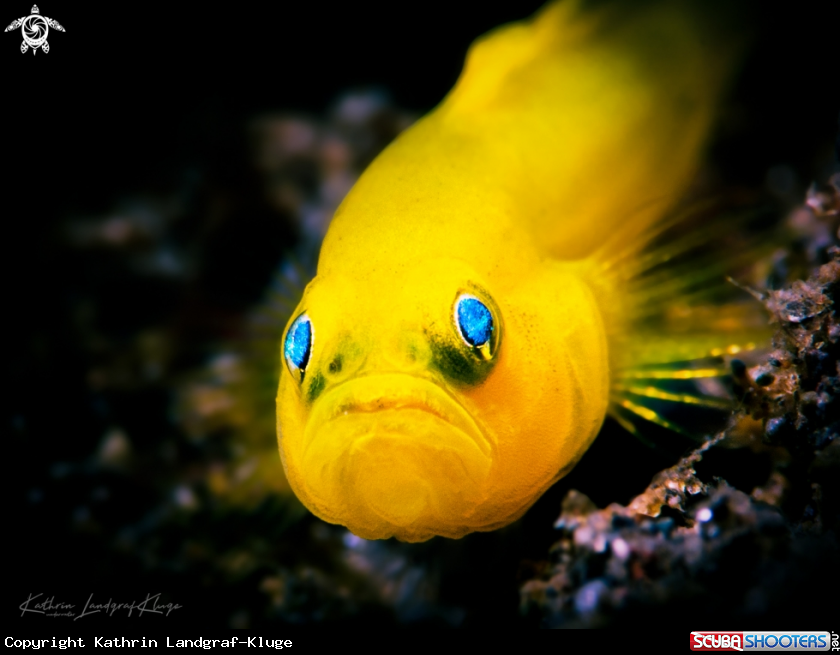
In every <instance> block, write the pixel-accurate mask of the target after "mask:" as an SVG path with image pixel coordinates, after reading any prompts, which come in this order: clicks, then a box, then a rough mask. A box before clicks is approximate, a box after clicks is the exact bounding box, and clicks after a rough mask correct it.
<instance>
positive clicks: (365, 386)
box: [304, 373, 494, 459]
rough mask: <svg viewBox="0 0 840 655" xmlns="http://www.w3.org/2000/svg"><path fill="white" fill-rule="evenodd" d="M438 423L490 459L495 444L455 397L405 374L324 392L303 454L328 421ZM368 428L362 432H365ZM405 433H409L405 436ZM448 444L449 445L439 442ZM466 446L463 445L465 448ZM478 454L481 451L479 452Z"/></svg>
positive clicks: (405, 425) (366, 378)
mask: <svg viewBox="0 0 840 655" xmlns="http://www.w3.org/2000/svg"><path fill="white" fill-rule="evenodd" d="M418 422H430V423H431V424H432V425H435V424H439V425H440V427H441V428H442V433H443V432H445V433H446V434H447V435H450V436H451V435H457V434H460V435H461V436H462V437H463V439H465V440H466V441H467V442H471V443H472V446H473V448H476V449H477V450H478V451H479V452H480V454H481V456H483V457H485V458H488V459H492V455H493V450H494V448H493V444H492V443H491V441H490V439H489V438H488V437H487V435H486V434H485V432H484V431H483V430H482V429H481V428H480V427H479V425H478V424H477V423H476V421H475V419H474V418H473V417H472V415H471V414H470V413H469V412H468V411H467V410H466V409H465V408H464V407H463V405H461V403H460V402H458V400H456V399H455V397H454V396H453V395H452V394H451V393H449V392H448V391H446V390H445V389H443V388H442V387H441V386H439V385H437V384H435V383H434V382H431V381H430V380H427V379H424V378H420V377H417V376H414V375H409V374H405V373H377V374H368V375H362V376H358V377H354V378H352V379H350V380H347V381H345V382H342V383H340V384H338V385H337V386H335V387H334V388H332V389H330V390H329V391H328V392H327V393H325V394H324V395H323V396H322V397H321V398H320V399H319V400H318V402H317V403H316V407H315V408H313V413H312V415H311V416H310V420H309V421H308V422H307V427H306V430H305V436H304V443H305V446H304V453H305V452H306V451H308V450H309V448H310V447H311V446H312V444H313V443H314V442H315V441H317V440H318V438H319V435H318V433H319V432H320V431H321V429H322V428H324V427H326V426H327V425H328V424H331V423H333V424H336V425H339V424H347V428H348V429H349V430H350V432H351V433H352V432H356V430H353V428H352V425H353V424H358V425H359V426H362V425H368V426H371V425H378V426H381V427H383V428H385V429H388V428H390V430H389V431H390V432H393V433H397V432H400V430H401V429H406V432H410V431H411V426H412V424H413V423H418ZM362 432H364V430H359V431H358V433H359V436H362ZM406 437H409V438H410V437H411V435H410V434H407V435H406ZM441 445H442V446H445V445H446V444H445V443H442V444H441ZM465 446H466V444H460V445H459V448H464V447H465ZM476 454H478V453H476Z"/></svg>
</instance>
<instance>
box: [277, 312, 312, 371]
mask: <svg viewBox="0 0 840 655" xmlns="http://www.w3.org/2000/svg"><path fill="white" fill-rule="evenodd" d="M311 352H312V321H310V320H309V317H308V316H307V315H306V314H301V315H300V316H298V317H297V318H296V319H295V322H294V323H292V327H290V328H289V332H288V333H287V334H286V343H285V344H284V345H283V354H284V355H285V356H286V361H287V362H288V363H289V367H290V368H292V370H293V372H294V370H295V369H297V370H298V371H300V374H301V375H303V372H304V371H305V370H306V365H307V364H308V363H309V355H310V353H311Z"/></svg>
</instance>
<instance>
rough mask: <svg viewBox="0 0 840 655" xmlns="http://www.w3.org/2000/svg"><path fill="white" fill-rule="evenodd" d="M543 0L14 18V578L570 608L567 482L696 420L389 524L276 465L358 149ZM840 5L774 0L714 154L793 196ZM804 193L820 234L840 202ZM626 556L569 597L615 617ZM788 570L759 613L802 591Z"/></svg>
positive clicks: (6, 417)
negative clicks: (423, 534)
mask: <svg viewBox="0 0 840 655" xmlns="http://www.w3.org/2000/svg"><path fill="white" fill-rule="evenodd" d="M540 4H541V3H539V2H531V3H501V4H494V5H492V6H490V5H487V4H486V3H465V4H464V5H462V6H460V7H457V8H455V9H453V8H452V6H451V5H450V4H446V3H424V4H423V5H422V6H413V5H412V6H409V5H399V6H397V5H395V6H392V7H391V8H390V9H388V10H387V11H384V10H383V9H381V8H374V7H372V6H365V5H358V4H352V3H351V4H347V3H344V4H340V3H336V4H335V5H307V4H303V3H298V4H292V3H287V4H277V5H275V6H273V7H272V8H271V9H269V10H266V9H263V8H261V7H246V6H237V7H229V8H224V9H223V8H219V9H209V8H207V7H204V8H197V9H196V10H195V11H187V10H183V9H174V10H173V9H172V7H169V6H168V7H167V8H166V9H164V7H163V5H161V6H159V7H153V6H149V5H145V6H144V10H143V12H142V13H133V12H132V13H128V12H127V11H125V10H122V9H114V8H113V7H111V6H106V5H101V6H86V7H72V6H64V5H62V6H56V7H52V6H49V7H48V6H46V5H42V6H41V11H42V13H44V14H46V15H49V16H50V17H53V18H55V19H56V20H58V21H59V22H60V23H61V24H62V25H63V26H64V27H65V29H66V32H65V33H59V34H55V35H54V36H53V35H52V34H51V36H50V44H51V50H50V52H49V54H44V53H43V52H39V53H38V54H37V56H33V55H32V54H31V53H27V54H26V55H22V54H21V53H20V51H19V40H20V39H19V38H18V36H19V35H18V34H17V33H9V34H4V35H3V40H0V45H2V48H0V52H1V53H2V54H0V61H2V62H3V63H2V70H3V80H4V81H3V86H4V90H5V101H4V103H3V109H2V112H3V118H4V120H3V124H2V125H3V135H4V138H3V158H4V167H3V168H4V174H3V178H2V179H3V191H4V192H3V199H4V210H3V217H4V228H5V234H4V236H3V238H2V240H0V243H2V248H3V251H4V252H3V254H4V256H3V258H2V259H3V263H4V264H5V267H6V270H5V274H4V278H3V279H4V283H5V284H4V296H5V300H6V302H5V305H4V307H5V311H4V313H3V315H4V318H5V321H4V323H5V324H6V327H7V330H6V333H7V334H8V336H7V337H6V341H5V343H6V345H7V350H6V366H5V367H4V370H5V371H6V379H7V384H6V385H5V386H6V390H5V392H4V394H3V403H2V406H3V410H4V413H3V422H4V424H3V425H4V431H5V433H6V443H7V445H8V448H7V449H6V450H5V456H4V462H5V463H6V467H7V475H5V476H4V484H5V491H6V498H7V499H8V501H7V502H8V504H9V506H10V507H11V516H9V517H8V518H7V526H8V527H7V530H6V535H7V536H6V539H5V549H6V551H7V553H8V554H7V559H6V561H7V565H8V566H9V567H10V569H11V570H12V571H14V573H15V576H14V582H13V583H11V584H9V585H7V586H6V588H5V589H4V595H5V596H7V598H6V600H7V607H16V606H17V605H18V604H20V603H21V602H23V601H24V600H25V599H26V597H27V595H28V594H29V593H41V592H44V593H45V594H47V595H55V596H57V597H58V598H59V599H61V600H67V601H68V602H77V603H83V602H84V599H85V598H87V595H88V594H89V593H91V592H96V595H97V598H99V599H101V600H103V601H104V600H107V599H108V598H109V597H111V598H114V600H130V599H132V598H142V597H144V596H145V594H146V593H149V592H150V593H158V592H162V593H163V595H164V598H165V599H167V600H170V601H172V602H177V603H179V604H180V605H182V606H183V609H180V610H178V611H177V612H176V613H174V614H173V615H172V616H171V617H170V619H171V620H172V621H173V622H175V621H178V622H181V623H183V622H186V621H193V620H194V621H200V622H201V623H203V624H207V625H218V626H231V627H249V626H250V627H255V626H260V625H265V624H267V623H271V624H272V625H277V624H278V622H288V623H293V624H298V623H319V622H324V621H326V622H343V621H354V622H359V621H362V622H367V623H370V624H371V625H381V624H414V625H418V624H420V625H444V626H478V627H499V626H503V625H515V624H521V623H525V624H528V625H538V624H540V622H541V621H544V620H546V619H545V616H546V614H545V613H544V612H542V611H541V610H539V608H537V609H535V606H534V605H533V604H529V602H530V601H528V602H526V601H522V603H523V604H522V605H520V594H519V589H520V586H522V585H523V584H525V583H526V582H527V581H528V580H530V579H532V578H535V577H536V578H540V576H542V578H546V576H548V573H547V572H548V571H550V570H551V566H552V562H553V561H554V560H552V557H554V556H553V555H550V554H549V548H550V547H551V546H552V544H553V543H555V542H556V541H557V539H558V532H557V531H556V529H555V528H554V527H553V526H554V522H555V520H556V519H557V517H558V514H559V513H560V508H561V501H562V500H563V498H564V497H566V494H567V492H569V490H572V489H575V490H580V492H582V493H583V494H585V495H586V496H587V497H588V498H589V499H591V501H592V502H593V503H594V505H596V506H598V507H606V506H607V505H608V504H610V503H612V502H617V503H620V504H622V505H626V504H628V503H629V502H630V501H631V499H632V498H634V497H635V496H637V494H639V493H641V492H642V491H643V490H644V489H645V488H646V486H647V485H648V483H649V482H650V480H651V478H652V477H653V476H654V475H655V474H656V473H657V472H658V471H660V470H663V469H666V468H667V467H669V466H672V465H673V464H674V463H675V462H676V461H677V459H678V458H679V456H680V455H682V454H684V449H685V445H684V444H680V445H677V446H674V447H673V448H670V449H669V448H667V447H665V448H660V449H657V450H650V449H648V448H647V447H645V446H644V445H642V444H640V443H639V442H638V441H636V440H634V439H632V438H631V437H629V436H628V435H627V434H626V433H624V432H623V431H621V430H620V429H617V428H615V426H612V425H607V427H606V428H605V430H604V432H603V434H602V435H601V436H600V437H599V438H598V440H597V441H596V443H595V445H594V446H593V447H592V448H591V449H590V451H589V452H588V453H587V455H586V456H585V457H584V459H583V461H582V462H581V463H580V464H579V465H578V467H577V468H576V469H575V470H574V471H573V473H572V474H571V475H569V476H568V477H567V478H565V479H564V480H562V481H561V482H560V483H558V485H556V486H555V488H553V489H552V490H551V491H550V492H549V493H547V494H546V495H545V496H544V497H543V498H542V499H541V500H540V501H539V502H538V503H537V505H535V506H534V508H532V510H531V511H529V512H528V514H527V515H526V516H525V517H524V518H523V519H522V520H521V521H519V522H518V523H517V524H515V525H513V526H510V527H509V528H506V529H504V530H501V531H498V532H496V533H491V534H474V535H470V536H468V537H467V538H465V539H462V540H459V541H456V542H453V541H448V540H443V539H435V540H432V541H431V542H427V543H425V544H419V545H404V544H399V543H396V542H391V541H389V542H366V541H363V540H360V539H358V538H356V537H354V536H353V535H350V534H349V533H347V531H346V530H343V529H342V528H340V527H338V526H330V525H327V524H324V523H322V522H320V521H318V520H316V519H314V518H312V517H311V516H309V515H308V514H307V513H305V511H304V510H302V508H301V507H300V505H299V504H298V503H297V502H296V501H295V500H294V498H293V497H290V496H289V495H288V494H286V493H284V482H283V480H282V476H276V477H275V476H273V475H272V472H273V471H278V472H279V471H280V463H279V457H278V455H277V452H276V448H275V444H274V443H273V441H272V440H271V439H272V437H271V433H272V425H273V420H274V417H273V393H274V389H273V388H272V386H271V384H272V375H273V373H272V371H273V367H275V366H276V365H277V364H278V363H279V362H277V361H274V360H272V358H271V352H270V350H271V345H270V344H271V336H272V334H273V333H274V332H273V331H277V332H279V330H281V329H282V322H280V323H278V321H279V320H282V317H283V312H284V309H283V299H284V298H287V297H288V296H289V295H290V294H293V293H294V289H295V288H297V287H299V285H300V283H301V282H303V281H304V279H303V278H305V275H306V273H307V270H309V269H311V266H312V262H313V260H314V257H315V255H316V253H317V246H318V242H319V239H320V236H321V235H322V234H323V231H324V229H325V227H326V225H327V224H328V221H329V218H330V215H331V212H332V210H333V209H334V208H335V206H336V205H337V203H338V202H340V200H341V198H342V197H343V194H344V193H345V192H346V190H347V189H348V188H349V187H350V185H352V183H353V181H354V179H355V178H356V176H357V175H358V174H359V172H360V171H361V170H363V168H364V166H365V165H366V164H367V163H368V162H369V161H370V160H371V159H372V157H374V156H375V154H376V153H377V152H378V151H379V150H380V149H381V148H382V147H383V146H384V145H385V144H386V143H387V142H388V141H389V140H390V139H392V138H393V137H394V136H395V135H396V134H397V133H398V132H399V131H400V130H401V129H403V128H404V127H406V126H407V125H409V124H410V123H411V122H412V121H413V120H414V119H416V118H417V117H418V116H420V115H422V114H423V113H424V112H426V111H428V110H429V109H430V108H432V107H433V106H434V105H435V104H436V103H437V102H438V101H439V100H440V98H442V97H443V95H444V94H445V93H446V92H447V91H448V90H449V88H450V87H451V86H452V84H453V83H454V81H455V79H456V78H457V75H458V73H459V71H460V67H461V64H462V62H463V57H464V54H465V52H466V49H467V47H468V45H469V43H470V42H471V41H472V40H473V39H474V38H475V37H477V36H478V35H480V34H482V33H484V32H486V31H487V30H488V29H490V28H491V27H494V26H496V25H498V24H501V23H503V22H507V21H510V20H514V19H518V18H523V17H525V16H528V15H530V14H531V13H533V11H534V10H536V9H537V8H538V7H539V5H540ZM28 10H29V6H28V5H20V6H19V7H11V8H10V9H7V10H6V11H7V12H11V13H9V14H8V16H7V22H11V20H13V19H14V18H16V17H18V16H19V15H21V16H22V15H25V14H26V12H27V11H28ZM827 11H828V9H827V6H826V5H825V4H823V3H817V2H804V3H795V4H793V3H792V4H790V5H787V6H786V7H782V8H778V7H777V8H774V9H773V11H772V12H770V11H769V10H763V11H762V10H760V9H756V11H755V12H754V15H755V27H756V32H757V34H758V39H757V42H756V46H755V48H754V50H753V51H752V55H751V56H750V59H749V60H748V62H747V64H746V65H745V68H744V71H743V74H742V76H741V78H740V81H739V83H738V85H737V87H736V88H735V90H734V93H733V97H732V101H731V103H730V104H729V105H728V108H727V110H726V112H725V114H724V116H723V119H722V121H721V124H720V127H719V129H718V133H717V136H716V140H715V142H714V144H713V147H712V150H711V164H710V166H709V168H708V170H707V171H706V175H707V176H708V178H709V179H710V180H711V182H710V183H709V184H710V185H711V186H712V187H715V186H717V187H718V188H727V189H730V190H731V189H740V190H741V191H742V192H743V193H744V194H745V195H746V196H748V197H750V198H755V200H756V202H764V201H769V202H772V203H775V204H774V207H776V208H777V212H778V216H780V217H784V216H786V215H788V213H789V212H792V210H793V208H794V207H796V206H797V205H799V204H800V203H801V202H802V201H803V199H804V198H805V194H806V190H807V189H808V187H809V185H810V184H811V182H812V180H816V181H820V182H824V181H826V180H828V178H829V175H830V173H831V172H832V166H833V165H834V160H833V153H832V146H833V139H834V138H835V135H836V130H837V120H838V111H840V87H838V85H837V84H836V78H835V77H834V76H836V65H835V62H836V54H835V53H833V50H832V47H833V46H832V39H833V38H834V35H833V33H832V29H831V28H832V21H831V20H830V17H829V16H828V15H827V13H826V12H827ZM613 165H622V163H621V162H614V163H613ZM790 216H791V219H790V220H791V221H792V222H793V223H796V222H797V221H799V223H797V224H798V225H800V227H802V229H801V230H800V231H799V232H798V233H797V234H800V235H801V234H807V235H808V236H806V237H801V236H800V237H797V238H800V240H801V241H802V246H801V248H799V247H797V248H799V250H803V249H804V250H805V251H808V249H809V248H810V249H811V250H812V251H813V253H812V254H811V255H809V256H807V257H806V260H807V259H808V257H810V259H811V260H814V261H816V259H818V258H819V253H820V252H822V253H824V252H825V251H826V249H827V247H828V246H829V245H830V244H831V243H832V240H833V239H834V238H835V235H834V232H833V231H828V232H827V231H826V229H825V227H824V224H822V223H814V222H813V221H810V219H808V217H803V215H801V214H800V215H798V216H799V218H796V216H797V215H796V214H795V213H791V214H790ZM809 221H810V222H809ZM803 226H804V227H803ZM809 230H810V231H809ZM792 249H794V250H795V248H793V247H792ZM800 259H801V258H800ZM796 261H799V260H797V259H796V258H795V257H792V256H791V255H790V253H789V252H788V253H781V254H780V255H779V265H778V266H777V267H776V268H777V269H778V270H779V271H781V272H779V273H778V274H779V275H780V276H782V277H785V276H791V275H792V277H790V278H789V279H788V281H791V280H792V279H796V277H797V276H796V275H795V274H794V273H796V272H797V271H796V270H793V271H792V270H791V267H792V266H793V264H791V265H790V266H788V264H790V263H791V262H793V263H794V264H795V262H796ZM820 263H821V262H820ZM786 266H787V268H786ZM793 268H795V267H793ZM272 285H273V287H272ZM272 288H274V291H273V292H272V291H270V289H272ZM266 344H268V345H266ZM249 358H250V359H249ZM254 362H257V364H256V367H255V365H254ZM243 398H245V399H246V400H247V401H246V402H243ZM768 475H769V469H768ZM747 493H749V490H747ZM768 493H769V492H768ZM711 494H712V495H711V496H710V498H711V500H710V503H714V502H718V500H716V499H719V498H720V499H722V500H719V503H724V504H725V503H730V504H731V503H733V502H735V501H734V500H733V498H734V499H735V500H738V497H737V496H736V495H734V492H731V491H729V490H728V489H727V488H726V487H724V486H721V487H720V488H718V487H715V490H714V491H713V492H711ZM646 529H647V528H646ZM628 541H630V540H629V539H628ZM630 543H631V545H632V541H630ZM825 548H828V551H826V552H828V553H829V554H831V553H833V551H831V550H830V546H825ZM619 550H620V546H619ZM555 552H556V551H555ZM622 552H623V551H622ZM809 552H810V551H809ZM820 552H822V551H820ZM620 555H621V552H618V553H617V554H616V557H618V558H619V559H621V558H620ZM794 559H795V558H794ZM800 559H801V558H800ZM622 561H623V560H622ZM797 570H798V569H797ZM809 572H810V573H809V574H813V576H815V577H814V580H813V581H812V580H806V582H805V583H804V584H805V586H804V587H802V588H804V589H806V590H810V589H811V586H809V585H810V584H811V583H812V582H813V583H814V584H816V582H815V580H816V577H818V576H819V568H818V567H817V569H816V570H813V571H812V570H811V569H809ZM779 579H784V575H781V574H780V578H779ZM593 580H594V581H595V582H594V583H593V582H592V581H593ZM598 583H599V581H598V579H597V576H589V577H587V576H582V577H581V578H580V580H579V586H580V588H581V590H579V591H573V592H569V593H570V596H569V597H570V598H572V599H573V600H572V601H571V602H572V605H571V607H573V608H574V607H578V605H579V607H578V609H580V612H581V613H582V615H585V620H583V619H580V617H579V616H578V615H577V614H574V612H573V611H572V612H571V614H569V616H568V617H566V615H565V614H563V612H559V611H558V612H554V613H552V611H553V610H551V609H549V611H548V615H547V616H548V619H547V621H548V623H549V624H551V625H563V624H564V620H567V621H570V622H571V623H570V624H581V623H582V624H586V625H589V624H601V622H600V620H594V619H593V620H590V619H592V612H593V611H595V610H597V609H598V607H599V604H598V602H595V601H592V602H590V601H591V600H592V599H593V598H595V599H596V600H597V598H601V597H602V596H604V594H606V593H607V591H604V589H602V588H601V587H598V586H597V584H598ZM593 584H594V585H595V586H593ZM600 584H602V585H603V584H604V583H603V582H602V581H601V582H600ZM669 584H671V583H670V582H669ZM586 585H588V586H586ZM527 588H528V589H533V588H534V585H533V584H532V585H531V587H527ZM757 588H758V589H759V591H758V592H755V593H758V594H760V593H761V591H760V590H761V586H760V585H759V586H758V587H757ZM797 588H800V587H797ZM567 591H568V590H567ZM683 592H684V589H677V590H676V591H675V592H674V595H673V597H681V596H680V594H683ZM575 594H577V595H575ZM671 598H672V596H669V595H668V594H667V593H665V594H664V595H662V596H661V597H660V598H659V602H663V603H664V602H667V601H668V600H669V599H671ZM700 598H701V601H702V602H707V601H708V597H705V596H702V595H701V596H700ZM774 598H775V597H774ZM760 600H761V599H760V598H759V600H757V601H755V607H757V608H758V609H757V610H756V612H757V613H758V615H760V614H761V612H762V611H764V610H762V608H765V610H766V611H767V612H768V614H767V616H768V617H769V618H772V617H771V615H770V614H769V612H771V611H772V612H777V613H783V612H784V611H785V610H786V609H788V608H787V606H786V605H785V604H784V603H781V605H780V604H779V603H776V601H775V600H774V601H773V602H774V603H776V604H773V603H771V604H770V605H768V604H767V603H765V604H764V605H762V604H761V602H760ZM646 602H648V601H647V600H646ZM791 602H796V601H795V600H792V601H791ZM574 603H577V605H574ZM555 605H556V603H555ZM617 606H620V604H619V605H617ZM610 607H612V605H611V606H610ZM521 608H524V609H523V610H522V611H520V609H521ZM581 608H582V609H581ZM768 608H769V609H768ZM611 611H612V610H611ZM618 611H619V612H620V608H619V610H618ZM720 611H721V612H725V611H726V606H721V609H720ZM724 615H725V614H724ZM179 616H180V618H179ZM612 616H613V615H612V614H610V615H609V616H608V617H607V618H606V619H605V621H609V620H614V618H613V619H610V617H612ZM711 616H712V617H714V616H715V615H714V613H713V612H712V614H711ZM774 616H775V615H774ZM564 617H566V618H565V619H564ZM569 617H571V618H569ZM586 617H588V618H586ZM685 618H686V621H688V622H687V623H686V627H689V628H693V629H696V628H697V625H696V624H695V623H690V613H689V612H688V611H686V617H685ZM51 620H58V619H51ZM576 622H577V623H576ZM794 627H797V628H799V627H801V626H799V625H797V626H794ZM813 627H814V628H816V626H813ZM819 629H825V628H824V626H820V627H819Z"/></svg>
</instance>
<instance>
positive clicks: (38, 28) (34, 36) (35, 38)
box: [6, 5, 64, 55]
mask: <svg viewBox="0 0 840 655" xmlns="http://www.w3.org/2000/svg"><path fill="white" fill-rule="evenodd" d="M18 27H19V28H20V31H21V33H22V34H23V43H21V44H20V51H21V52H26V51H27V50H29V48H32V54H33V55H34V54H35V53H36V52H37V51H38V48H41V49H42V50H43V51H44V52H49V51H50V44H49V43H47V34H49V32H50V28H53V29H54V30H58V31H59V32H63V31H64V28H63V27H62V26H61V25H59V24H58V21H55V20H53V19H52V18H47V17H46V16H42V15H41V12H40V11H39V10H38V5H32V13H31V14H30V15H29V16H24V17H23V18H18V19H17V20H13V21H12V22H11V24H10V25H9V26H8V27H7V28H6V32H10V31H12V30H16V29H17V28H18Z"/></svg>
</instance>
